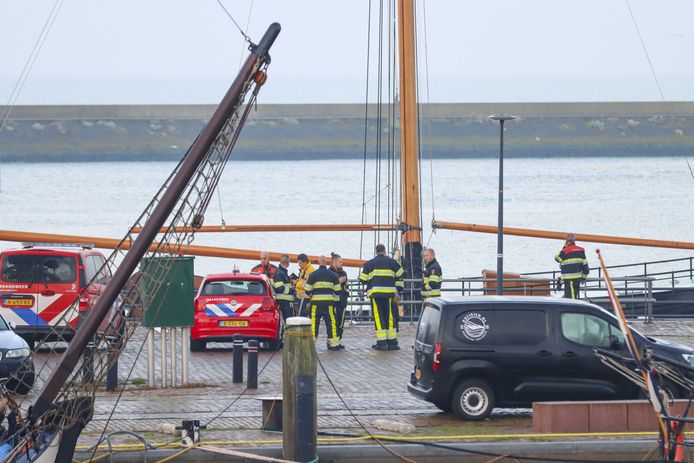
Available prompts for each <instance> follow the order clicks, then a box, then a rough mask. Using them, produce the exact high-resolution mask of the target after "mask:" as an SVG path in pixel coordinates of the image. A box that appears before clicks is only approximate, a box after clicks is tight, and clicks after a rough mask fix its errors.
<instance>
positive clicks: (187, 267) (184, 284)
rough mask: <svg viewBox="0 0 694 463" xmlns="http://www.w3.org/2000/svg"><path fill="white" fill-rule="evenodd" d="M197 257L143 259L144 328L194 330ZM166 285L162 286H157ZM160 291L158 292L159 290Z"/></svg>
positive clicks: (141, 290)
mask: <svg viewBox="0 0 694 463" xmlns="http://www.w3.org/2000/svg"><path fill="white" fill-rule="evenodd" d="M193 259H194V257H157V258H155V259H144V260H143V262H142V264H141V268H142V269H143V275H142V279H141V280H140V294H141V296H142V307H143V310H144V313H143V314H142V326H145V327H147V328H155V327H156V328H171V327H184V326H193V299H194V298H195V290H194V288H193ZM161 281H163V284H161V285H159V284H158V282H161ZM157 287H158V288H157Z"/></svg>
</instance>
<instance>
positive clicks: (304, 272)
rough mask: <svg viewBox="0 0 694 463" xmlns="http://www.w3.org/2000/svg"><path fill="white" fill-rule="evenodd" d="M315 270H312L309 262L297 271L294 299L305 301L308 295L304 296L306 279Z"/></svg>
mask: <svg viewBox="0 0 694 463" xmlns="http://www.w3.org/2000/svg"><path fill="white" fill-rule="evenodd" d="M314 270H315V268H313V265H311V262H308V263H306V265H304V268H302V269H299V279H298V280H296V297H298V298H299V299H306V298H308V294H306V291H304V285H305V284H306V282H307V281H308V278H309V277H310V276H311V274H312V273H313V271H314Z"/></svg>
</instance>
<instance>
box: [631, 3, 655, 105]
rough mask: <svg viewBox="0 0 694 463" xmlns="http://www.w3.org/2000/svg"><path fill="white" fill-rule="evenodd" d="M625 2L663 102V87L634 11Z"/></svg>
mask: <svg viewBox="0 0 694 463" xmlns="http://www.w3.org/2000/svg"><path fill="white" fill-rule="evenodd" d="M624 1H625V2H626V4H627V9H628V10H629V15H630V16H631V20H632V22H633V23H634V28H635V29H636V35H638V36H639V41H640V42H641V48H643V53H644V55H646V60H647V61H648V66H649V67H650V68H651V74H652V75H653V80H655V85H656V86H657V87H658V92H659V93H660V99H661V100H662V101H663V103H665V95H664V94H663V89H662V88H661V87H660V82H659V81H658V76H657V75H656V73H655V68H654V67H653V63H652V62H651V57H650V56H649V54H648V49H646V44H645V42H644V41H643V37H642V36H641V30H639V25H638V24H637V23H636V16H634V12H633V11H632V9H631V4H629V0H624Z"/></svg>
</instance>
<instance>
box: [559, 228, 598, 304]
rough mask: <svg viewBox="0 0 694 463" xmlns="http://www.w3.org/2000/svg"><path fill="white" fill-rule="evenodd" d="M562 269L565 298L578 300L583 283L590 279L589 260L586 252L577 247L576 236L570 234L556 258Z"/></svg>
mask: <svg viewBox="0 0 694 463" xmlns="http://www.w3.org/2000/svg"><path fill="white" fill-rule="evenodd" d="M554 260H556V261H557V262H559V266H560V267H561V280H562V283H563V284H564V297H566V298H569V299H578V296H579V294H578V291H579V289H581V283H584V282H585V281H586V278H588V272H589V271H590V267H588V260H587V259H586V251H585V249H583V248H582V247H580V246H576V235H574V234H573V233H569V234H567V235H566V243H564V247H563V248H562V249H561V251H559V253H558V254H557V255H556V256H555V257H554Z"/></svg>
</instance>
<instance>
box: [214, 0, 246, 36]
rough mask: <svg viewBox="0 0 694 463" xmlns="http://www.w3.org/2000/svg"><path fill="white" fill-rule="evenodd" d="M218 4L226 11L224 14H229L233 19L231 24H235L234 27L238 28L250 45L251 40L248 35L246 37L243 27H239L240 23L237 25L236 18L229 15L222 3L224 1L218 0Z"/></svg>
mask: <svg viewBox="0 0 694 463" xmlns="http://www.w3.org/2000/svg"><path fill="white" fill-rule="evenodd" d="M217 3H218V4H219V6H221V7H222V10H224V12H225V13H226V14H227V16H228V17H229V19H231V22H233V23H234V26H236V28H237V29H238V30H239V32H240V33H241V35H242V36H243V38H244V40H245V41H246V42H248V43H251V38H250V37H249V36H248V35H246V33H245V32H244V31H243V29H241V26H239V23H237V22H236V20H235V19H234V17H233V16H232V15H231V13H229V10H227V9H226V7H225V6H224V4H223V3H222V0H217ZM249 14H250V13H249Z"/></svg>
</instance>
